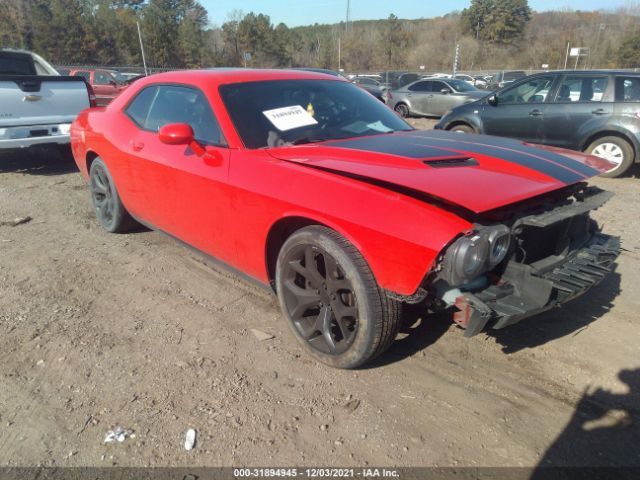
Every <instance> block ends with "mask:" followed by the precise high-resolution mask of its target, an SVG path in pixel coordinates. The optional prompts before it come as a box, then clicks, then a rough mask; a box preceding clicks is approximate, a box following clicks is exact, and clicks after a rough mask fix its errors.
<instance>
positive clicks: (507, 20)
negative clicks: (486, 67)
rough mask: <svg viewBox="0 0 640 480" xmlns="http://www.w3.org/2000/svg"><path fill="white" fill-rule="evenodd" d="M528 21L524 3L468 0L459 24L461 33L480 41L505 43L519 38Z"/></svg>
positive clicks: (504, 0)
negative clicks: (462, 31) (469, 1)
mask: <svg viewBox="0 0 640 480" xmlns="http://www.w3.org/2000/svg"><path fill="white" fill-rule="evenodd" d="M530 19H531V8H529V2H528V1H527V0H471V5H470V6H469V8H465V9H464V10H463V11H462V15H461V18H460V21H461V25H462V28H463V30H464V31H466V32H467V33H469V34H471V35H473V36H474V37H476V38H477V39H479V40H485V41H488V42H491V43H501V44H508V43H513V42H514V41H515V40H518V39H520V38H521V37H522V35H523V33H524V28H525V26H526V24H527V22H528V21H529V20H530Z"/></svg>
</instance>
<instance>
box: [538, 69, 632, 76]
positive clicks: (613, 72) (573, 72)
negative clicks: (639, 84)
mask: <svg viewBox="0 0 640 480" xmlns="http://www.w3.org/2000/svg"><path fill="white" fill-rule="evenodd" d="M548 73H563V74H565V75H594V74H600V75H631V76H634V75H635V76H637V75H640V72H629V71H625V70H549V71H547V72H538V73H534V74H533V75H544V74H548Z"/></svg>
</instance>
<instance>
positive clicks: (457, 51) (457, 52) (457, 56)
mask: <svg viewBox="0 0 640 480" xmlns="http://www.w3.org/2000/svg"><path fill="white" fill-rule="evenodd" d="M459 59H460V44H459V43H457V44H456V56H455V57H454V59H453V76H454V77H455V76H456V73H457V72H458V60H459Z"/></svg>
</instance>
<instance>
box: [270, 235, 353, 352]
mask: <svg viewBox="0 0 640 480" xmlns="http://www.w3.org/2000/svg"><path fill="white" fill-rule="evenodd" d="M283 287H284V288H283V291H282V295H283V298H284V302H285V304H286V306H287V309H288V311H289V314H290V315H291V320H292V322H293V324H294V326H295V328H296V329H297V330H298V332H299V333H300V335H301V336H302V338H304V339H305V340H306V341H307V342H308V344H309V346H310V347H311V348H314V349H316V350H318V351H319V352H322V353H325V354H330V355H336V354H339V353H342V352H344V351H345V350H347V348H349V345H351V343H352V342H353V339H354V338H355V334H356V330H357V328H358V305H357V301H356V296H355V293H354V290H353V286H352V284H351V282H350V281H349V279H347V278H346V277H345V274H344V270H343V268H342V267H341V266H340V265H339V264H338V263H337V262H336V260H335V258H333V257H332V256H331V255H330V254H329V253H327V252H326V251H324V250H323V249H322V248H320V247H318V246H315V245H299V246H297V247H296V248H294V249H292V250H290V251H289V252H287V256H286V258H285V270H284V282H283Z"/></svg>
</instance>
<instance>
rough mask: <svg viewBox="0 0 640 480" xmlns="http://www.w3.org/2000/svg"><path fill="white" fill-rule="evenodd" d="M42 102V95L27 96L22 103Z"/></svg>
mask: <svg viewBox="0 0 640 480" xmlns="http://www.w3.org/2000/svg"><path fill="white" fill-rule="evenodd" d="M40 100H42V95H25V96H24V97H22V101H24V102H37V101H40Z"/></svg>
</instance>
